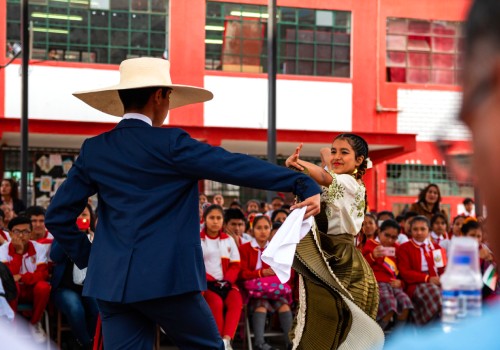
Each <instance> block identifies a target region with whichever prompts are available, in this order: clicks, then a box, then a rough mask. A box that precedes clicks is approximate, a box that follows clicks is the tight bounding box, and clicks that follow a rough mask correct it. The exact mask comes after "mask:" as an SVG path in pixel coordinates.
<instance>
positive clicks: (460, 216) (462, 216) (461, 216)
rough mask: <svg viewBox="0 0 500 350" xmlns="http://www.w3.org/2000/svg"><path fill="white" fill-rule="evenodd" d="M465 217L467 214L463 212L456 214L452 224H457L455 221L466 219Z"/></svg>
mask: <svg viewBox="0 0 500 350" xmlns="http://www.w3.org/2000/svg"><path fill="white" fill-rule="evenodd" d="M465 218H466V216H465V215H462V214H460V215H457V216H455V217H454V218H453V221H452V225H454V224H455V222H457V220H458V219H465Z"/></svg>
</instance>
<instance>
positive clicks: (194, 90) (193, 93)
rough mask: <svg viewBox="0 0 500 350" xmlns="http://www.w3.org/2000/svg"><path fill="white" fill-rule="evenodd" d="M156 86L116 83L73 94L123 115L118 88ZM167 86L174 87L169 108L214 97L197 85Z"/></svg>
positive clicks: (119, 115)
mask: <svg viewBox="0 0 500 350" xmlns="http://www.w3.org/2000/svg"><path fill="white" fill-rule="evenodd" d="M156 86H157V85H152V86H144V85H141V86H123V85H114V86H110V87H107V88H102V89H96V90H89V91H79V92H75V93H73V96H75V97H77V98H79V99H80V100H82V101H83V102H85V103H86V104H88V105H89V106H90V107H93V108H95V109H97V110H99V111H101V112H103V113H106V114H110V115H113V116H116V117H122V116H123V114H124V112H125V111H124V109H123V104H122V102H121V100H120V96H119V95H118V90H127V89H136V88H147V87H156ZM165 87H169V88H171V89H172V93H171V94H170V106H169V109H174V108H178V107H182V106H186V105H189V104H193V103H201V102H206V101H210V100H211V99H212V98H213V97H214V95H213V94H212V93H211V92H210V91H208V90H206V89H203V88H199V87H195V86H189V85H176V84H172V85H168V86H165Z"/></svg>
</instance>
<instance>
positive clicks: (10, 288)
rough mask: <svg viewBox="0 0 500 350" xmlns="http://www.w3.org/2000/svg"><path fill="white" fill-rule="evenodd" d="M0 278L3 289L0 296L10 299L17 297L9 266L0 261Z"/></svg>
mask: <svg viewBox="0 0 500 350" xmlns="http://www.w3.org/2000/svg"><path fill="white" fill-rule="evenodd" d="M0 279H1V280H2V284H3V289H4V291H5V293H0V296H2V297H4V298H5V299H7V301H11V300H13V299H15V298H16V297H17V287H16V282H15V281H14V277H12V273H11V272H10V270H9V268H8V267H7V266H6V265H5V264H4V263H2V262H0Z"/></svg>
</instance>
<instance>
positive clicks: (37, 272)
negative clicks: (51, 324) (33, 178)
mask: <svg viewBox="0 0 500 350" xmlns="http://www.w3.org/2000/svg"><path fill="white" fill-rule="evenodd" d="M9 231H10V236H11V239H12V240H11V241H10V243H8V244H3V245H2V246H0V261H1V262H3V263H4V264H5V265H7V266H8V268H9V270H10V272H11V273H12V275H13V276H14V281H15V282H16V286H17V298H15V299H14V300H12V301H11V302H10V303H9V304H10V306H11V307H12V309H13V310H14V311H17V305H18V303H19V302H21V303H26V302H27V303H33V312H32V315H31V320H30V321H31V327H30V330H31V333H32V335H33V338H34V340H35V341H36V342H40V343H41V342H44V341H45V339H46V335H45V332H44V330H43V328H42V325H41V323H40V320H41V319H42V315H43V311H44V310H45V308H46V307H47V304H48V302H49V298H50V285H49V283H48V282H47V280H48V277H49V270H48V266H47V248H46V245H44V244H40V243H37V242H35V241H30V235H31V231H32V226H31V220H30V219H28V218H27V217H25V216H17V217H15V218H13V219H12V220H11V221H10V222H9Z"/></svg>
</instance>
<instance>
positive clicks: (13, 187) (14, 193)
mask: <svg viewBox="0 0 500 350" xmlns="http://www.w3.org/2000/svg"><path fill="white" fill-rule="evenodd" d="M2 181H7V182H8V183H9V184H10V197H11V198H12V200H13V201H17V200H18V199H19V191H18V186H17V182H16V180H14V179H2Z"/></svg>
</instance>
